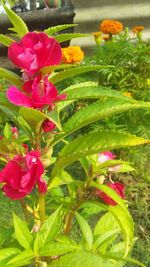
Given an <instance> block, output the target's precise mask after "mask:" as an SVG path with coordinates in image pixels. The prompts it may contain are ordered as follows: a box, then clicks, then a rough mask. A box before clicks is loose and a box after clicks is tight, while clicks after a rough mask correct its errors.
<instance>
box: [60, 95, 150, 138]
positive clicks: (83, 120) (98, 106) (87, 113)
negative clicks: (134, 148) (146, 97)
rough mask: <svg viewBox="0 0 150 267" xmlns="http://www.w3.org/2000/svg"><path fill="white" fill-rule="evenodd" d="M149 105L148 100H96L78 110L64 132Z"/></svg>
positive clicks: (64, 126)
mask: <svg viewBox="0 0 150 267" xmlns="http://www.w3.org/2000/svg"><path fill="white" fill-rule="evenodd" d="M143 107H146V108H147V107H148V108H150V103H148V102H145V103H143V102H138V101H134V102H130V101H127V100H122V99H108V100H104V101H101V100H100V101H96V102H94V103H93V104H91V105H88V106H87V107H85V108H82V109H80V110H79V111H78V112H76V113H75V114H74V115H73V116H72V117H71V118H70V119H69V120H68V121H67V122H66V123H65V124H64V125H63V126H62V127H63V131H64V132H69V133H71V132H74V131H76V130H78V129H80V128H82V127H84V126H86V125H88V124H90V123H93V122H96V121H98V120H100V119H104V118H107V117H108V116H113V115H116V114H119V113H123V112H125V111H128V110H134V109H138V108H143Z"/></svg>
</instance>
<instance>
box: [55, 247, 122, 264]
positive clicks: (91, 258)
mask: <svg viewBox="0 0 150 267" xmlns="http://www.w3.org/2000/svg"><path fill="white" fill-rule="evenodd" d="M50 266H51V267H64V266H65V267H71V266H73V267H81V266H82V267H92V266H93V267H122V263H121V262H119V261H118V260H117V261H115V260H109V259H107V258H104V257H102V256H100V255H96V254H95V253H91V252H87V251H83V250H81V251H77V252H76V253H75V252H73V253H69V254H67V255H65V256H62V257H60V259H59V260H55V261H54V262H53V263H51V265H50Z"/></svg>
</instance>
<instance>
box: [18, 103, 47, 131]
mask: <svg viewBox="0 0 150 267" xmlns="http://www.w3.org/2000/svg"><path fill="white" fill-rule="evenodd" d="M19 114H20V115H21V116H22V117H23V118H24V120H25V121H26V122H27V123H28V125H29V126H30V128H31V129H32V130H33V131H34V132H36V133H38V132H39V130H40V127H41V125H42V123H43V122H44V121H45V120H46V119H47V116H46V115H45V114H44V113H43V112H41V111H39V110H36V109H33V108H25V107H22V108H20V110H19Z"/></svg>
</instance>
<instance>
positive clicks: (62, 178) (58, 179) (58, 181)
mask: <svg viewBox="0 0 150 267" xmlns="http://www.w3.org/2000/svg"><path fill="white" fill-rule="evenodd" d="M72 182H73V178H72V176H71V175H70V174H69V173H68V172H66V171H64V170H63V169H60V170H58V172H57V174H56V175H55V177H54V179H53V181H52V183H51V184H50V186H49V187H48V189H51V188H54V187H58V186H60V185H63V184H70V183H72Z"/></svg>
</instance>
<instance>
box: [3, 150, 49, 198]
mask: <svg viewBox="0 0 150 267" xmlns="http://www.w3.org/2000/svg"><path fill="white" fill-rule="evenodd" d="M39 157H40V153H39V152H38V151H31V152H29V153H27V154H26V155H25V156H24V157H23V156H21V155H16V156H15V157H14V158H13V159H12V160H10V161H9V162H8V163H7V165H6V166H5V167H4V169H2V170H1V172H0V182H1V183H3V184H4V185H3V187H2V190H3V191H4V192H5V194H6V196H7V197H9V198H11V199H13V200H16V199H21V198H24V197H25V196H26V195H28V194H30V193H31V192H32V190H33V188H34V187H35V186H36V184H37V185H38V190H39V192H40V193H45V192H46V191H47V186H46V182H45V181H44V180H43V179H42V174H43V173H44V167H43V164H42V163H41V161H40V159H39Z"/></svg>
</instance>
